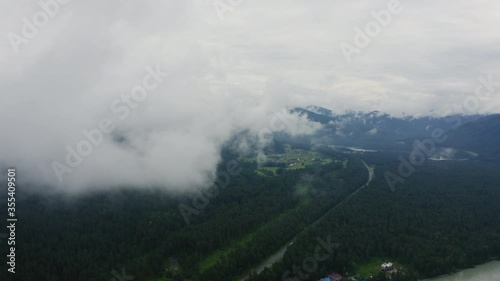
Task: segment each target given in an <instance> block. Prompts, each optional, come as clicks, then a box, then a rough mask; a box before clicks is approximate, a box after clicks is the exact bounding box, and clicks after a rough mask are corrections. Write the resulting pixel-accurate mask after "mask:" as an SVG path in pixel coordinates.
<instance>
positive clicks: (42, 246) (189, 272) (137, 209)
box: [2, 152, 367, 281]
mask: <svg viewBox="0 0 500 281" xmlns="http://www.w3.org/2000/svg"><path fill="white" fill-rule="evenodd" d="M234 157H235V155H230V154H227V155H226V156H225V159H228V161H229V160H230V159H234ZM330 157H339V158H341V159H342V160H343V161H344V162H345V163H349V164H348V165H347V166H344V165H343V164H342V163H339V162H340V161H337V163H335V162H332V163H329V164H317V165H311V166H308V167H307V168H305V169H300V170H285V169H282V170H281V171H280V173H279V175H276V176H260V175H257V173H256V172H255V170H256V168H257V164H256V163H254V162H251V161H240V164H239V165H240V167H241V168H242V172H241V173H240V174H239V175H237V176H234V177H232V178H231V180H230V182H229V184H228V186H227V187H225V188H224V189H220V190H219V194H217V195H216V196H214V197H213V198H211V199H210V202H209V204H208V205H207V207H206V208H204V209H202V210H200V211H199V214H197V215H191V217H190V223H189V224H186V222H185V220H184V218H183V216H182V215H181V212H180V210H179V204H181V203H183V204H186V205H190V206H192V205H193V204H192V198H193V196H195V195H196V193H178V194H173V193H171V192H164V191H161V190H160V189H158V190H145V191H137V190H128V189H123V190H117V191H114V192H106V193H98V194H89V195H86V196H85V197H83V198H82V197H80V196H79V197H75V198H72V197H67V196H62V195H57V194H55V195H49V194H48V193H47V194H44V195H40V194H25V193H19V194H18V195H17V197H18V198H17V199H18V203H17V206H18V218H19V224H18V229H17V236H18V237H17V240H18V241H19V243H18V244H19V245H18V246H17V248H18V252H19V256H18V257H17V263H18V267H19V270H18V272H17V273H16V277H17V278H19V280H49V281H50V280H111V279H112V278H113V274H112V273H111V272H112V270H116V271H117V272H121V268H125V269H126V272H127V273H128V274H130V275H132V276H134V277H135V278H136V279H137V280H161V278H162V277H165V276H169V278H172V279H174V280H183V278H192V279H194V280H201V279H204V280H207V279H208V280H233V279H234V276H238V275H241V274H244V273H245V272H247V271H248V270H250V269H251V268H252V267H254V266H256V265H258V264H259V263H260V262H261V261H262V260H263V259H265V258H266V257H267V256H269V255H271V254H272V253H274V252H275V251H276V250H278V249H279V248H280V247H281V246H282V245H284V244H285V243H286V242H287V241H289V240H290V239H292V238H293V237H294V236H295V235H296V234H297V233H299V232H300V231H302V230H303V229H304V228H305V227H307V226H308V225H309V224H310V223H311V222H312V221H314V220H316V219H318V218H319V217H320V216H322V215H323V214H324V213H326V212H327V211H328V210H329V209H330V208H332V207H333V206H335V204H337V203H338V202H340V201H341V200H342V199H344V198H346V197H347V196H348V195H349V194H351V193H352V192H353V191H355V190H356V188H357V187H359V186H360V185H362V184H363V182H365V181H366V177H367V175H366V169H365V168H364V167H363V165H362V163H361V161H360V159H359V158H357V157H353V156H348V155H339V154H337V153H333V152H332V153H331V155H330ZM224 168H225V167H224V165H223V164H221V167H220V170H221V171H222V170H224ZM249 249H251V250H249ZM172 264H174V265H172ZM177 264H178V266H177ZM4 272H5V271H4ZM2 274H3V273H2Z"/></svg>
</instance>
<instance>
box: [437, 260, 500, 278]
mask: <svg viewBox="0 0 500 281" xmlns="http://www.w3.org/2000/svg"><path fill="white" fill-rule="evenodd" d="M466 280H467V281H500V261H491V262H489V263H485V264H482V265H478V266H476V267H475V268H470V269H466V270H462V271H459V272H457V273H455V274H452V275H448V276H443V277H438V278H434V279H428V280H427V281H466Z"/></svg>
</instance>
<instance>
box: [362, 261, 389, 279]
mask: <svg viewBox="0 0 500 281" xmlns="http://www.w3.org/2000/svg"><path fill="white" fill-rule="evenodd" d="M384 262H386V260H385V259H383V258H374V259H372V260H371V261H370V262H369V263H366V264H363V265H361V266H360V267H359V268H358V270H357V273H358V274H359V275H362V276H365V277H368V276H374V275H376V274H377V273H379V271H380V265H381V264H383V263H384Z"/></svg>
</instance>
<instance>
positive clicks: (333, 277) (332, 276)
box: [328, 273, 342, 281]
mask: <svg viewBox="0 0 500 281" xmlns="http://www.w3.org/2000/svg"><path fill="white" fill-rule="evenodd" d="M328 277H330V279H331V280H332V281H342V275H340V274H334V273H332V274H330V275H328Z"/></svg>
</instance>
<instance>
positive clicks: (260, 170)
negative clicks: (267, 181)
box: [255, 167, 280, 177]
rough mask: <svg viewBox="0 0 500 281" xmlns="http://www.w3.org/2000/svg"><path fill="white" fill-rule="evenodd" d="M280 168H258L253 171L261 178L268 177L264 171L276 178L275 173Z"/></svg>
mask: <svg viewBox="0 0 500 281" xmlns="http://www.w3.org/2000/svg"><path fill="white" fill-rule="evenodd" d="M279 168H280V167H260V168H259V169H257V170H255V172H256V173H257V174H258V175H259V176H263V177H267V176H269V174H268V173H266V172H265V171H269V172H271V173H272V175H274V176H277V175H278V174H277V171H278V169H279Z"/></svg>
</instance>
